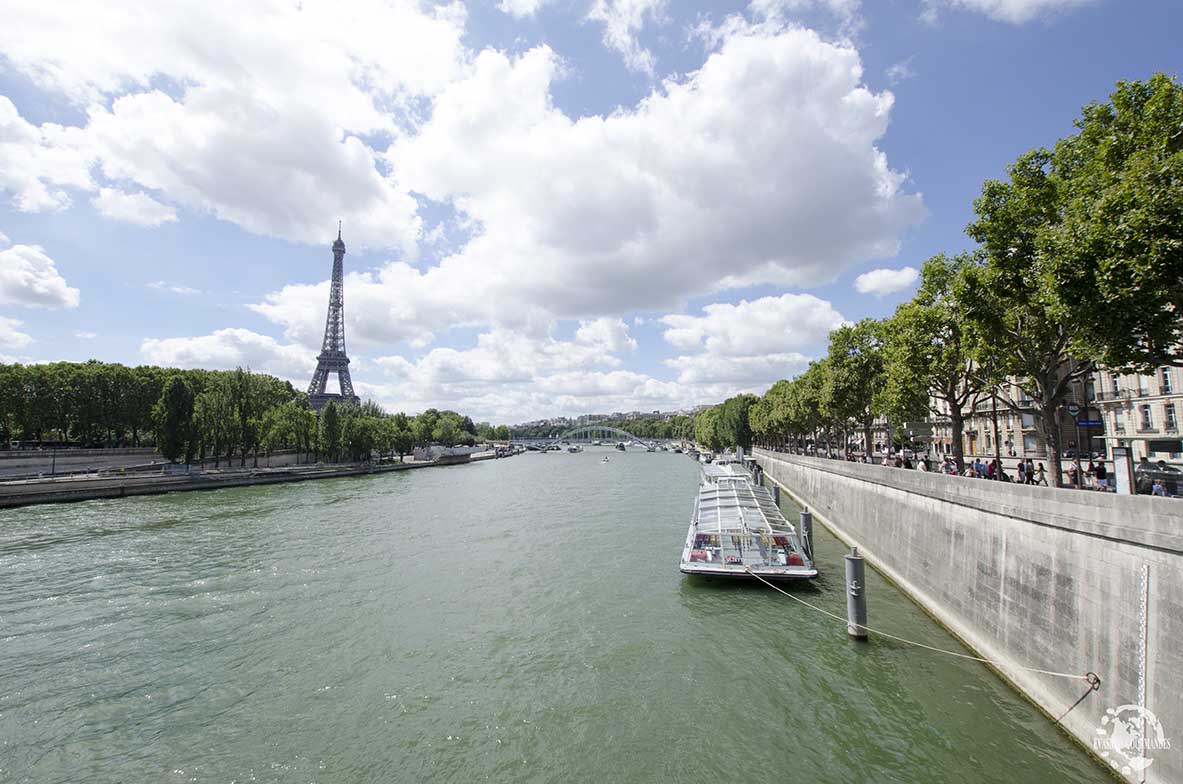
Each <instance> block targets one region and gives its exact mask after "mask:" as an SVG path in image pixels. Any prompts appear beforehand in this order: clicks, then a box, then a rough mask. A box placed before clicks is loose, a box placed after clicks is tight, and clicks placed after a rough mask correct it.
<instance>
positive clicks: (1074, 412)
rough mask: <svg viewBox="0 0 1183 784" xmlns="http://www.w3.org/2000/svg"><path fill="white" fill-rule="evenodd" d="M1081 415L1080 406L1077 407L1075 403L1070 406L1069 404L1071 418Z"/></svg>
mask: <svg viewBox="0 0 1183 784" xmlns="http://www.w3.org/2000/svg"><path fill="white" fill-rule="evenodd" d="M1079 413H1080V406H1078V405H1076V404H1075V403H1069V404H1068V414H1069V416H1076V415H1077V414H1079Z"/></svg>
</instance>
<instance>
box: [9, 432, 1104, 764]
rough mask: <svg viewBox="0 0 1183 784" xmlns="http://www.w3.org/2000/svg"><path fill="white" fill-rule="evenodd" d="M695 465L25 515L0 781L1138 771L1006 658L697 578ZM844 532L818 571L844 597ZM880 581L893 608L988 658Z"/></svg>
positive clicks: (447, 472)
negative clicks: (1042, 708)
mask: <svg viewBox="0 0 1183 784" xmlns="http://www.w3.org/2000/svg"><path fill="white" fill-rule="evenodd" d="M604 454H611V462H610V463H607V464H604V463H602V462H601V460H602V456H603V455H604ZM697 477H698V470H697V467H696V465H695V464H694V463H693V462H692V461H690V460H689V459H687V458H686V457H684V456H681V455H674V454H672V453H660V452H659V453H654V454H647V453H644V452H628V453H623V454H622V453H618V452H612V451H610V450H597V449H589V450H588V451H587V452H585V453H583V454H577V455H570V454H567V453H565V452H564V453H552V454H548V455H539V454H527V455H522V456H519V457H515V458H513V459H509V460H498V461H489V462H484V463H479V464H473V465H468V466H456V467H450V468H439V469H436V468H433V469H426V470H418V471H408V472H400V473H394V474H384V475H374V476H367V477H359V478H349V479H336V480H324V481H317V482H307V483H302V484H295V485H281V486H273V487H257V488H240V489H232V490H221V491H214V492H203V493H180V494H174V495H168V496H157V497H148V498H133V499H127V500H121V501H95V502H88V503H80V504H72V505H60V506H42V507H31V508H25V509H17V510H9V511H0V781H3V782H26V781H27V782H226V783H229V782H427V781H439V782H477V781H495V782H720V781H728V782H768V781H774V782H823V783H825V782H956V783H957V784H975V783H976V782H1106V781H1110V780H1111V779H1109V778H1108V776H1107V774H1106V773H1105V771H1104V770H1103V769H1102V768H1101V767H1100V766H1098V765H1097V764H1095V763H1094V762H1093V761H1092V760H1091V759H1090V758H1089V757H1088V756H1086V755H1085V754H1084V753H1083V752H1082V751H1080V750H1079V749H1078V748H1076V747H1075V746H1074V745H1073V744H1072V743H1071V742H1070V741H1069V740H1068V739H1067V738H1066V737H1064V736H1063V735H1062V734H1060V733H1059V732H1058V731H1057V730H1056V729H1055V728H1054V727H1053V726H1052V724H1051V722H1050V721H1049V720H1048V719H1047V718H1046V717H1044V716H1043V715H1041V714H1040V713H1039V712H1038V711H1036V710H1035V709H1034V708H1033V707H1031V706H1030V705H1029V704H1028V703H1026V702H1025V701H1023V700H1022V699H1021V698H1020V697H1019V696H1017V695H1016V694H1014V693H1013V692H1012V691H1010V690H1009V689H1008V688H1007V687H1006V686H1005V685H1004V684H1003V683H1002V682H1001V681H999V680H998V679H997V678H996V677H995V676H994V675H993V674H991V673H990V672H989V671H988V670H986V669H985V668H983V667H981V666H980V665H978V664H975V663H973V662H968V661H963V660H957V659H952V658H949V657H943V656H938V655H935V654H931V653H928V652H925V651H923V650H919V649H915V648H910V647H906V646H904V645H902V644H898V643H893V642H891V641H887V640H883V639H873V640H872V641H871V642H870V643H868V644H858V643H854V642H852V641H850V640H849V639H848V638H847V637H846V633H845V627H844V625H843V624H841V623H837V622H835V621H834V620H832V619H828V618H826V617H824V616H821V615H819V614H816V613H813V612H810V611H809V610H807V609H806V608H804V607H802V606H801V605H798V604H796V603H795V602H792V601H791V600H789V599H788V598H786V597H784V596H780V595H778V594H776V593H774V592H773V591H771V590H768V589H765V588H761V587H759V586H739V585H732V584H722V583H719V582H702V581H699V580H698V579H697V578H695V579H692V578H686V577H684V576H683V575H682V574H680V573H679V572H678V559H679V556H680V553H681V547H682V542H683V540H684V538H685V533H686V525H687V523H688V518H689V514H690V512H691V509H692V505H693V498H694V494H695V491H696V487H697V481H698V480H697ZM786 511H789V510H786ZM789 515H790V517H791V518H792V517H795V510H792V511H789ZM816 549H817V553H818V558H819V563H820V566H821V568H822V569H823V570H824V572H823V576H822V577H821V578H820V579H819V580H818V581H817V582H816V584H814V585H811V586H803V587H799V588H795V589H793V590H796V591H798V592H799V593H800V595H801V596H802V597H805V598H808V599H809V600H810V601H812V602H815V603H817V604H819V605H821V606H823V607H826V608H829V609H832V610H834V611H836V612H839V613H844V607H845V599H844V596H843V592H842V560H841V556H842V553H843V548H842V547H841V545H840V544H839V543H838V542H837V541H836V540H835V539H833V538H832V537H830V536H829V535H828V534H827V533H825V532H824V530H823V529H821V528H820V527H819V529H818V532H817V545H816ZM868 577H869V579H868V590H869V612H870V622H871V625H872V626H878V627H880V628H883V629H886V630H889V631H892V632H894V633H897V634H900V635H902V636H904V637H909V638H912V639H916V640H920V641H923V642H926V643H928V644H933V645H938V646H943V647H953V648H957V649H958V650H962V649H960V648H958V647H957V643H956V641H955V640H953V639H952V638H951V637H950V636H949V635H948V634H946V633H945V632H944V631H943V630H942V629H940V628H939V627H938V626H936V625H935V624H934V623H933V622H932V621H931V620H930V619H928V618H927V617H926V616H925V615H924V614H923V613H922V612H920V611H919V610H918V609H917V608H916V607H915V606H913V605H912V604H911V603H910V602H909V601H908V600H907V599H906V598H905V597H903V596H902V595H901V594H900V593H899V592H898V591H896V590H895V589H894V588H892V587H891V586H890V585H888V584H887V583H885V582H884V581H883V580H882V579H880V578H879V577H878V575H874V574H871V573H870V571H868Z"/></svg>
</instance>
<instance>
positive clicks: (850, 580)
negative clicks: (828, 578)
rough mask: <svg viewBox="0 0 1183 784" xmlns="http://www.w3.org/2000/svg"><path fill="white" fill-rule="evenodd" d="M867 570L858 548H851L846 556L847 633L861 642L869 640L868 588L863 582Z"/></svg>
mask: <svg viewBox="0 0 1183 784" xmlns="http://www.w3.org/2000/svg"><path fill="white" fill-rule="evenodd" d="M864 574H865V570H864V568H863V557H862V556H861V555H859V554H858V548H857V547H852V548H850V554H849V555H847V556H846V633H847V634H849V635H850V636H851V637H855V638H857V639H860V640H865V639H867V588H866V585H865V583H864V581H863V578H864Z"/></svg>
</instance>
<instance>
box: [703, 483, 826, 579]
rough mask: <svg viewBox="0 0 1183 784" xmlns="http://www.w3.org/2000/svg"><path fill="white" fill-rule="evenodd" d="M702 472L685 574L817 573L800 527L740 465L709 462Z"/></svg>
mask: <svg viewBox="0 0 1183 784" xmlns="http://www.w3.org/2000/svg"><path fill="white" fill-rule="evenodd" d="M702 472H703V477H702V483H701V484H700V485H699V488H698V498H697V500H696V501H695V503H694V517H693V518H692V519H691V521H690V528H689V529H688V530H687V532H686V543H685V546H684V547H683V548H682V563H681V567H680V568H681V570H682V572H684V573H685V574H701V575H707V576H717V577H739V578H752V577H757V576H758V577H763V578H764V579H765V580H773V581H782V580H809V579H812V578H814V577H817V569H816V568H815V566H814V564H813V559H812V558H811V557H810V556H809V554H808V553H809V551H808V549H807V547H806V546H803V544H802V542H801V538H800V537H799V536H798V534H797V529H796V528H794V527H793V525H792V524H791V523H789V521H788V520H786V519H785V516H784V515H783V514H781V511H780V509H779V508H778V507H777V505H776V501H775V500H774V499H773V497H772V494H771V493H770V492H768V490H767V488H764V487H761V486H760V485H758V484H756V483H755V482H754V481H753V479H752V475H751V474H750V473H748V471H747V470H746V469H745V468H744V467H743V466H742V465H739V464H737V463H728V464H723V465H705V466H703V469H702Z"/></svg>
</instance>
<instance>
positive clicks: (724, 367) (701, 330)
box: [661, 294, 845, 394]
mask: <svg viewBox="0 0 1183 784" xmlns="http://www.w3.org/2000/svg"><path fill="white" fill-rule="evenodd" d="M661 321H662V323H663V324H665V325H666V330H665V333H664V335H663V337H664V338H665V341H666V342H667V343H669V344H670V345H671V346H673V347H674V348H676V349H678V350H680V351H686V352H696V353H689V354H683V355H681V356H678V357H675V358H673V359H668V360H665V363H664V364H665V365H666V366H668V367H671V368H674V369H675V370H677V371H678V383H680V384H711V383H714V384H726V385H730V387H731V388H730V389H729V390H728V392H727V394H734V393H735V392H737V391H754V390H763V389H765V388H767V387H768V386H770V385H771V384H772V383H773V382H775V381H776V380H778V379H781V378H788V377H791V376H794V375H796V374H797V373H799V372H801V371H802V370H804V369H805V367H806V366H807V365H808V364H809V357H808V356H806V355H805V354H804V353H802V352H803V351H810V350H813V351H815V352H816V351H819V350H821V348H822V347H824V345H825V342H826V338H827V336H828V335H829V334H830V332H831V331H832V330H834V329H837V328H838V327H840V326H842V324H844V323H845V319H844V318H843V317H842V314H841V313H839V312H838V311H837V310H835V309H834V307H833V305H831V304H830V303H829V302H826V301H825V300H822V299H818V298H817V297H814V296H812V295H810V294H785V295H783V296H780V297H763V298H761V299H758V300H754V301H752V302H748V301H747V300H741V301H740V302H739V303H738V304H735V305H732V304H729V303H726V302H720V303H715V304H712V305H707V306H706V307H704V308H703V315H702V316H689V315H682V314H670V315H667V316H663V317H662V319H661Z"/></svg>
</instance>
